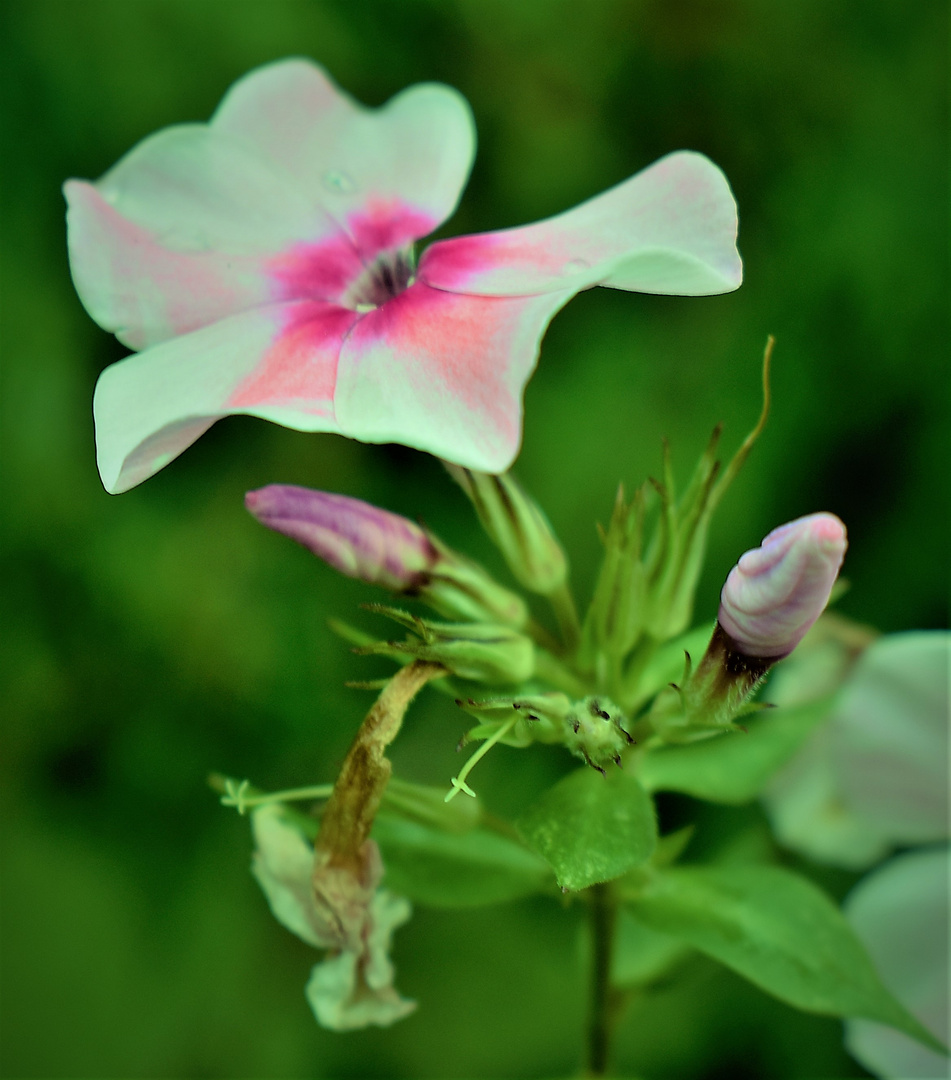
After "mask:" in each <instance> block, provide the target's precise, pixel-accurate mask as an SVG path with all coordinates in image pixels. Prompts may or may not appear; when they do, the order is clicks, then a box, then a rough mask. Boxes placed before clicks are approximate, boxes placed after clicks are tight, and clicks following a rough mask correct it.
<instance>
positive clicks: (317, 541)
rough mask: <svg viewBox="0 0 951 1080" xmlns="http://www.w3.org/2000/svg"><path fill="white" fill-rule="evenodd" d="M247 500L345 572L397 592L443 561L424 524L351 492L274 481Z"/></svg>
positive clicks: (278, 528) (264, 520) (271, 524)
mask: <svg viewBox="0 0 951 1080" xmlns="http://www.w3.org/2000/svg"><path fill="white" fill-rule="evenodd" d="M244 504H245V506H246V507H247V508H248V510H250V511H251V513H252V514H253V515H254V516H255V517H256V518H257V519H258V521H260V522H261V524H262V525H266V526H267V527H268V528H269V529H274V531H275V532H279V533H283V534H284V535H285V536H289V537H290V538H291V539H292V540H296V541H297V542H298V543H299V544H303V545H304V547H306V548H308V549H309V550H310V551H312V552H313V553H314V554H315V555H316V556H317V557H318V558H321V559H323V560H324V561H325V562H327V563H329V564H330V565H331V566H332V567H333V568H334V569H335V570H339V571H340V573H342V574H346V575H347V576H348V577H353V578H359V579H360V580H361V581H366V582H367V583H369V584H371V585H382V586H383V587H384V588H386V589H392V590H393V591H394V592H403V591H405V590H407V589H414V588H416V587H417V586H418V585H419V584H420V583H421V581H422V580H423V579H424V577H425V575H426V574H427V572H428V571H429V570H430V568H431V567H432V566H433V564H434V563H435V562H436V560H437V559H438V552H437V551H436V548H435V547H434V545H433V543H432V541H431V540H430V539H429V537H428V536H427V535H426V533H425V532H424V531H423V530H422V529H421V528H420V527H419V526H418V525H414V524H413V522H411V521H408V520H407V519H406V518H403V517H400V516H399V515H398V514H391V513H388V512H387V511H386V510H380V509H379V508H378V507H376V506H371V505H370V504H369V503H365V502H361V501H360V500H359V499H351V498H349V497H348V496H346V495H334V494H331V493H330V492H326V491H311V490H310V489H309V488H303V487H293V486H291V485H289V484H270V485H268V487H263V488H259V489H258V490H257V491H249V492H248V493H247V495H245V498H244Z"/></svg>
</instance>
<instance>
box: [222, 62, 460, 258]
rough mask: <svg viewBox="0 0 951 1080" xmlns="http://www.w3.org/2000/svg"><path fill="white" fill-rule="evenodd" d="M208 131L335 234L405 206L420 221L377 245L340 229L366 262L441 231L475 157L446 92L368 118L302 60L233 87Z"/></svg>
mask: <svg viewBox="0 0 951 1080" xmlns="http://www.w3.org/2000/svg"><path fill="white" fill-rule="evenodd" d="M211 125H212V127H213V129H214V130H215V131H216V132H221V133H222V134H227V135H228V136H230V137H232V138H233V139H235V140H236V141H241V142H242V143H244V144H245V145H246V146H247V147H249V148H250V149H251V150H252V151H253V152H254V154H256V155H259V156H260V157H261V158H262V159H263V160H265V161H268V162H270V163H272V165H273V167H274V168H275V169H276V170H279V171H280V173H281V175H286V176H289V177H293V178H294V181H295V182H296V184H297V186H298V188H299V190H300V191H302V192H310V193H311V194H312V197H313V198H317V199H320V201H321V203H322V204H323V205H324V206H325V208H326V210H327V212H328V213H329V214H331V216H332V217H334V218H335V219H336V220H337V221H338V222H341V223H342V224H344V223H346V222H347V220H348V218H349V217H350V215H351V214H352V213H353V212H355V211H362V210H365V209H366V207H367V206H368V205H372V204H378V205H379V204H386V203H391V202H394V203H400V204H409V205H412V206H413V207H415V208H416V209H417V210H418V211H420V220H419V221H418V222H417V224H416V226H415V227H414V228H412V229H410V230H407V231H404V232H402V233H401V234H400V235H395V234H394V235H392V236H386V237H384V238H383V240H385V242H381V238H380V237H379V236H376V235H373V234H372V233H370V232H362V233H361V231H360V230H359V229H357V230H350V229H348V231H350V234H351V236H352V237H353V239H354V241H355V243H356V244H357V247H358V248H359V249H360V251H361V253H362V254H363V255H364V257H366V258H372V256H373V255H375V254H376V253H377V252H378V251H381V250H383V249H384V248H387V247H394V246H399V245H402V244H405V243H407V242H409V241H411V240H415V239H418V238H419V237H421V236H425V235H426V234H427V233H429V232H431V231H432V230H433V229H435V228H436V227H437V226H438V225H440V224H441V223H442V222H443V221H445V220H446V218H448V217H449V215H450V214H451V213H452V212H453V210H454V209H455V207H456V204H457V202H458V201H459V196H460V194H461V193H462V189H463V187H464V186H465V183H466V180H467V179H468V176H469V170H470V169H471V168H472V159H473V156H474V154H475V122H474V120H473V118H472V111H471V109H470V108H469V104H468V102H467V101H466V100H465V98H464V97H463V96H462V95H461V94H460V93H459V92H458V91H456V90H453V89H452V87H449V86H443V85H442V84H439V83H421V84H419V85H417V86H411V87H409V88H408V89H406V90H404V91H402V93H399V94H397V95H396V96H395V97H393V98H391V99H390V101H388V102H387V103H386V104H385V105H384V106H382V107H381V108H380V109H367V108H365V107H364V106H362V105H360V104H359V103H358V102H356V101H354V100H353V98H351V97H350V96H349V95H348V94H345V93H343V91H341V90H340V89H339V88H338V87H337V86H335V85H334V83H333V82H331V80H330V79H329V78H328V77H327V75H326V74H325V73H324V71H323V69H322V68H320V67H319V66H318V65H317V64H314V63H313V62H311V61H309V60H305V59H292V60H282V61H279V62H277V63H275V64H268V65H266V66H265V67H261V68H258V69H257V70H255V71H252V72H250V73H249V74H248V75H246V76H245V77H244V78H243V79H240V80H239V81H238V82H237V83H235V85H234V86H233V87H232V88H231V89H230V90H229V91H228V93H227V94H226V95H225V98H224V100H223V101H222V103H221V105H220V106H219V107H218V110H217V111H216V113H215V115H214V117H213V118H212V121H211Z"/></svg>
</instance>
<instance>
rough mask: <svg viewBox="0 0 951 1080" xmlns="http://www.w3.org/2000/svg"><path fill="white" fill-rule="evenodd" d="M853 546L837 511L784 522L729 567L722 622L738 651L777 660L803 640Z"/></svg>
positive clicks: (721, 614)
mask: <svg viewBox="0 0 951 1080" xmlns="http://www.w3.org/2000/svg"><path fill="white" fill-rule="evenodd" d="M847 546H848V541H847V540H846V533H845V526H844V525H843V524H842V522H841V521H840V520H839V519H838V518H837V517H836V516H835V515H834V514H825V513H823V514H810V515H809V516H808V517H802V518H797V519H796V520H795V521H791V522H789V524H788V525H781V526H780V527H779V528H778V529H773V531H772V532H771V533H770V534H769V535H768V536H767V537H766V538H765V540H763V543H762V546H761V547H758V548H756V549H754V550H753V551H748V552H747V553H746V554H745V555H744V556H743V557H742V558H741V559H740V561H739V562H738V563H737V564H736V566H734V567H733V569H732V570H731V571H730V575H729V577H728V578H727V579H726V584H725V585H724V586H723V591H722V592H721V593H720V611H719V614H718V615H717V621H718V622H719V624H720V626H721V628H722V629H723V630H724V631H725V633H726V634H727V636H728V637H729V638H730V643H731V645H732V646H733V648H734V650H735V651H736V652H738V653H741V654H742V655H744V656H749V657H756V658H760V659H764V660H778V659H780V658H781V657H783V656H786V655H787V654H788V653H791V652H792V650H793V649H794V648H795V647H796V646H797V645H798V644H799V642H800V641H801V640H802V638H803V637H804V636H805V634H806V631H807V630H809V628H810V627H811V626H812V624H813V623H814V622H815V621H816V619H818V618H819V616H820V615H821V614H822V612H823V609H824V608H825V606H826V604H827V603H828V600H829V593H830V592H831V591H832V586H833V584H834V583H835V579H836V576H837V575H838V573H839V567H840V566H841V565H842V559H843V558H844V556H845V549H846V547H847Z"/></svg>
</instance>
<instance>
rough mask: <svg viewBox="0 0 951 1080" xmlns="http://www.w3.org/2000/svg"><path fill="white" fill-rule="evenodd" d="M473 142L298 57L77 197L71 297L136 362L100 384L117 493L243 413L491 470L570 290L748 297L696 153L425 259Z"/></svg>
mask: <svg viewBox="0 0 951 1080" xmlns="http://www.w3.org/2000/svg"><path fill="white" fill-rule="evenodd" d="M474 148H475V129H474V125H473V120H472V116H471V112H470V110H469V106H468V105H467V103H466V101H465V100H464V99H463V98H462V96H461V95H460V94H459V93H457V92H456V91H455V90H453V89H451V88H450V87H447V86H442V85H438V84H421V85H418V86H413V87H410V88H409V89H407V90H405V91H403V92H402V93H400V94H397V95H396V96H395V97H394V98H393V99H392V100H391V101H389V102H388V103H387V104H386V105H384V106H383V107H381V108H379V109H366V108H364V107H363V106H361V105H359V104H358V103H357V102H355V101H353V100H352V99H351V98H350V97H348V96H347V95H346V94H344V93H342V92H341V91H340V90H339V89H337V87H335V86H334V85H333V83H332V82H331V81H330V80H329V79H328V78H327V76H326V75H325V74H324V72H323V71H322V70H321V68H319V67H318V66H317V65H315V64H313V63H312V62H310V61H307V60H303V59H291V60H284V61H280V62H278V63H274V64H270V65H267V66H265V67H262V68H258V69H257V70H255V71H252V72H251V73H250V74H248V75H246V76H245V77H244V78H242V79H241V80H239V81H238V82H237V83H236V84H235V85H234V86H233V87H232V88H231V89H230V90H229V91H228V93H227V94H226V96H225V98H224V100H223V101H222V103H221V105H220V106H219V107H218V109H217V111H216V112H215V114H214V116H213V117H212V119H211V121H210V122H209V123H208V124H183V125H178V126H175V127H170V128H166V129H164V130H162V131H159V132H157V133H156V134H155V135H152V136H151V137H149V138H147V139H145V140H144V141H143V142H141V143H139V144H138V145H137V146H136V147H134V148H133V149H132V150H131V151H130V152H129V153H128V154H127V155H126V156H125V157H124V158H122V160H120V161H119V163H118V164H117V165H115V166H114V167H113V168H112V169H110V170H109V171H108V172H107V173H106V174H105V176H103V177H102V178H101V179H100V180H98V181H97V182H96V183H88V182H86V181H81V180H71V181H69V182H68V183H67V184H66V187H65V192H66V197H67V201H68V203H69V213H68V225H69V256H70V265H71V268H72V274H73V280H74V282H75V285H76V289H77V291H78V293H79V296H80V298H81V300H82V302H83V304H84V305H85V307H86V309H87V310H88V311H89V313H90V314H91V315H92V317H93V318H94V319H95V320H96V322H98V323H99V325H100V326H102V327H104V328H105V329H107V330H110V331H112V332H114V333H115V335H116V336H117V337H118V338H119V340H120V341H121V342H123V344H125V345H127V346H129V347H130V348H131V349H134V350H137V353H136V355H134V356H130V357H128V358H126V359H125V360H121V361H119V362H118V363H116V364H113V365H112V366H111V367H109V368H107V369H106V371H105V372H103V374H102V376H101V378H100V380H99V383H98V386H97V388H96V395H95V403H94V409H95V418H96V439H97V448H98V460H99V470H100V474H101V476H102V480H103V483H104V485H105V487H106V488H107V489H108V490H109V491H111V492H120V491H125V490H127V489H128V488H131V487H134V486H135V485H136V484H138V483H141V482H142V481H143V480H145V479H146V478H147V477H149V476H151V475H152V474H153V473H155V472H156V471H158V470H159V469H160V468H162V467H163V466H164V465H165V464H167V463H168V462H169V461H171V460H172V459H173V458H174V457H176V456H177V455H178V454H180V453H181V452H182V451H183V450H184V449H185V448H186V447H188V446H189V445H190V444H191V443H192V442H194V441H195V440H196V439H197V438H198V437H199V436H200V435H201V434H202V433H203V432H204V431H206V430H207V428H208V427H210V425H211V424H213V423H214V422H215V421H216V420H218V419H220V418H221V417H223V416H226V415H229V414H234V413H247V414H251V415H254V416H260V417H264V418H265V419H268V420H273V421H276V422H277V423H280V424H284V425H285V426H287V427H292V428H297V429H299V430H302V431H326V432H337V433H339V434H342V435H347V436H350V437H352V438H356V439H361V440H363V441H365V442H372V443H379V442H400V443H404V444H406V445H408V446H413V447H416V448H418V449H421V450H427V451H429V452H431V453H433V454H437V455H439V456H441V457H443V458H445V459H447V460H448V461H451V462H454V463H456V464H459V465H462V466H466V467H468V468H472V469H477V470H480V471H483V472H500V471H502V470H504V469H506V468H507V467H508V466H509V465H510V464H511V462H512V460H513V459H514V457H515V455H516V453H517V451H518V447H519V441H520V438H521V396H522V391H523V388H524V386H525V383H526V382H527V380H528V378H529V376H530V375H531V372H532V370H533V368H534V366H535V362H536V358H537V353H538V346H539V341H540V339H541V337H542V334H543V333H544V331H545V328H546V327H547V325H548V322H549V320H550V319H551V318H552V316H553V315H554V314H555V312H556V311H558V309H559V308H560V307H561V306H562V305H563V304H565V303H566V302H567V301H568V300H569V299H570V298H571V297H572V296H574V295H575V293H577V292H578V291H580V290H581V289H586V288H590V287H591V286H594V285H606V286H609V287H612V288H618V289H630V290H637V291H641V292H649V293H674V294H681V295H706V294H713V293H722V292H728V291H730V290H732V289H735V288H737V286H738V285H739V283H740V279H741V266H740V260H739V256H738V254H737V252H736V246H735V238H736V207H735V203H734V201H733V197H732V195H731V193H730V189H729V186H728V185H727V182H726V179H725V178H724V176H723V174H722V173H721V172H720V170H719V169H718V168H717V167H716V166H715V165H713V164H712V163H711V162H710V161H709V160H708V159H707V158H705V157H703V156H702V155H700V154H696V153H691V152H687V151H680V152H677V153H673V154H670V155H668V156H667V157H665V158H662V159H661V160H660V161H658V162H656V163H655V164H654V165H652V166H650V167H649V168H648V169H645V170H644V171H643V172H640V173H638V174H637V175H635V176H633V177H631V178H630V179H629V180H626V181H624V182H623V183H621V184H618V185H617V186H616V187H614V188H611V189H610V190H609V191H606V192H604V193H603V194H601V195H599V196H596V197H595V198H593V199H590V200H589V201H587V202H585V203H582V204H581V205H580V206H577V207H575V208H574V209H573V210H569V211H568V212H566V213H563V214H560V215H558V216H556V217H553V218H549V219H547V220H545V221H541V222H538V223H536V224H534V225H528V226H524V227H520V228H514V229H507V230H503V231H501V232H494V233H485V234H482V235H476V236H463V237H458V238H455V239H451V240H444V241H441V242H438V243H435V244H433V245H432V246H430V247H429V248H428V249H427V250H426V251H425V252H423V254H422V257H421V258H420V259H419V261H418V263H417V262H416V260H415V258H414V253H413V244H414V242H415V241H416V240H418V239H420V238H421V237H424V236H426V235H428V234H429V233H431V232H432V231H433V230H434V229H436V228H437V227H438V226H439V225H440V224H441V223H442V222H444V221H445V220H446V219H447V218H448V217H449V216H450V215H451V214H452V212H453V210H454V209H455V206H456V203H457V201H458V199H459V195H460V193H461V190H462V188H463V186H464V184H465V182H466V179H467V177H468V174H469V170H470V168H471V164H472V159H473V154H474Z"/></svg>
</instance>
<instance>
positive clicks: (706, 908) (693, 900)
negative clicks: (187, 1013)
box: [629, 866, 940, 1048]
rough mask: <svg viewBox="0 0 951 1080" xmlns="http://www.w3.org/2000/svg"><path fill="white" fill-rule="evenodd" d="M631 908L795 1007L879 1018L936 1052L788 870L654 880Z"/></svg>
mask: <svg viewBox="0 0 951 1080" xmlns="http://www.w3.org/2000/svg"><path fill="white" fill-rule="evenodd" d="M629 906H630V910H631V911H632V912H633V913H634V915H635V917H636V918H638V919H640V920H641V921H642V922H644V923H646V924H647V925H648V926H650V927H652V928H653V929H655V930H660V931H661V932H663V933H666V934H671V935H673V936H676V937H679V938H681V939H683V940H684V941H686V942H688V943H689V944H691V945H693V946H694V947H695V948H697V949H699V950H700V951H701V952H704V953H706V954H707V955H708V956H712V957H713V958H714V959H715V960H719V961H720V962H721V963H722V964H725V965H726V966H727V967H729V968H732V969H733V970H734V971H736V972H737V973H738V974H740V975H742V976H744V977H745V978H747V979H749V980H750V982H752V983H755V984H756V985H757V986H759V987H761V988H762V989H763V990H766V991H767V992H768V993H771V994H774V995H775V996H776V997H778V998H780V999H781V1000H782V1001H785V1002H788V1003H789V1004H790V1005H794V1006H795V1007H796V1008H799V1009H803V1010H805V1011H806V1012H816V1013H827V1014H830V1015H832V1016H850V1017H857V1016H861V1017H866V1018H867V1019H870V1020H878V1021H880V1022H882V1023H885V1024H889V1025H890V1026H891V1027H894V1028H897V1029H898V1030H899V1031H904V1032H905V1033H906V1034H908V1035H911V1036H912V1037H913V1038H916V1039H918V1040H919V1041H921V1042H923V1043H925V1044H926V1045H928V1046H931V1047H932V1048H936V1047H937V1048H940V1043H936V1040H935V1038H934V1036H932V1035H931V1034H930V1032H928V1031H927V1030H926V1029H925V1028H923V1027H922V1026H921V1024H920V1023H918V1021H917V1020H916V1019H915V1018H914V1017H913V1016H912V1015H911V1014H910V1013H909V1012H908V1011H907V1010H906V1009H905V1008H904V1007H903V1006H902V1005H900V1004H899V1003H898V1002H897V1001H896V1000H895V999H894V998H893V997H892V996H891V994H890V993H889V992H888V991H887V990H886V989H885V987H884V986H883V985H882V983H881V980H880V979H879V977H878V974H877V973H876V971H875V968H874V967H873V965H872V961H871V960H870V959H869V957H868V954H867V953H866V951H865V949H864V948H863V947H862V944H861V943H860V941H859V939H858V938H857V937H856V936H855V934H854V933H853V931H852V929H851V927H850V926H849V925H848V923H847V922H846V921H845V919H844V918H843V916H842V914H841V912H840V911H839V910H838V908H837V907H836V906H835V904H833V903H832V901H831V900H830V899H829V898H828V897H827V896H826V895H825V894H824V893H823V892H821V891H820V890H819V889H818V888H816V886H815V885H813V884H812V883H811V882H809V881H806V880H805V879H804V878H801V877H799V876H798V875H796V874H793V873H790V872H789V871H788V870H782V869H780V868H778V867H773V866H730V867H691V868H682V869H672V870H668V871H665V872H658V873H656V874H655V875H654V876H653V877H652V878H651V879H650V880H649V881H648V883H647V885H646V886H645V888H644V891H643V892H642V893H641V894H640V895H639V896H638V897H636V898H635V899H633V900H631V901H630V902H629Z"/></svg>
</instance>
